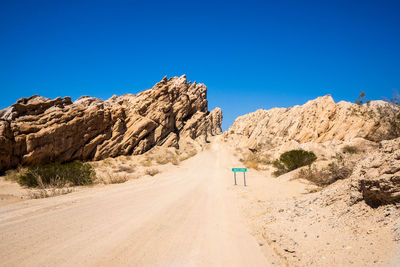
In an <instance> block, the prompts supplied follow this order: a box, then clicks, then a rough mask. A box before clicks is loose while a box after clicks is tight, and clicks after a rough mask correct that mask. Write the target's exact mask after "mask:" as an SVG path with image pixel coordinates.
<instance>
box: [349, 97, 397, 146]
mask: <svg viewBox="0 0 400 267" xmlns="http://www.w3.org/2000/svg"><path fill="white" fill-rule="evenodd" d="M355 103H356V104H357V106H356V107H351V108H350V109H349V111H350V115H353V116H362V117H365V118H367V119H373V120H374V121H375V124H374V130H373V131H372V134H370V135H368V136H367V139H369V140H372V141H381V140H386V139H394V138H397V137H400V112H399V110H400V95H399V93H398V92H394V94H393V97H392V98H391V99H385V103H384V104H380V105H376V106H374V107H373V108H371V105H370V103H371V100H367V97H366V95H365V93H364V92H362V91H361V93H360V95H359V96H358V98H357V100H356V101H355ZM381 126H387V127H384V128H387V130H385V131H382V130H381V129H380V128H381Z"/></svg>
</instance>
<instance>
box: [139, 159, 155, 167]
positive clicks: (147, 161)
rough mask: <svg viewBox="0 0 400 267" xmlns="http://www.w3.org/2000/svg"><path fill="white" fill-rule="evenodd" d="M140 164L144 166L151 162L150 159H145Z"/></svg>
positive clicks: (148, 165) (149, 164)
mask: <svg viewBox="0 0 400 267" xmlns="http://www.w3.org/2000/svg"><path fill="white" fill-rule="evenodd" d="M141 164H142V166H144V167H150V166H151V165H153V164H152V162H151V159H145V160H143V161H142V162H141Z"/></svg>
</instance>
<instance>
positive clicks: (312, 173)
mask: <svg viewBox="0 0 400 267" xmlns="http://www.w3.org/2000/svg"><path fill="white" fill-rule="evenodd" d="M351 173H352V170H351V169H350V168H349V167H345V166H339V165H338V164H337V163H335V162H332V163H330V164H329V165H328V167H327V168H323V169H317V167H316V166H308V168H305V169H302V170H300V172H299V174H298V178H303V179H306V180H308V181H310V182H312V183H314V184H315V185H317V186H320V187H325V186H327V185H330V184H332V183H334V182H336V181H337V180H341V179H345V178H347V177H349V176H350V175H351Z"/></svg>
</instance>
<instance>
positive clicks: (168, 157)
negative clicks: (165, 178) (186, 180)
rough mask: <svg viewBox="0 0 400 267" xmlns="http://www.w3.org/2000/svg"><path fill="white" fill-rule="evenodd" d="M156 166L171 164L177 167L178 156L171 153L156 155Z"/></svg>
mask: <svg viewBox="0 0 400 267" xmlns="http://www.w3.org/2000/svg"><path fill="white" fill-rule="evenodd" d="M155 160H156V162H157V163H158V164H161V165H164V164H167V163H170V162H171V163H172V164H173V165H179V159H178V156H177V155H176V154H175V153H173V152H170V151H169V152H166V153H164V154H162V155H157V156H156V158H155Z"/></svg>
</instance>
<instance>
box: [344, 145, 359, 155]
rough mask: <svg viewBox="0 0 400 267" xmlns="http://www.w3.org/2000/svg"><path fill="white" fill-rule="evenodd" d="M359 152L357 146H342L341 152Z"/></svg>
mask: <svg viewBox="0 0 400 267" xmlns="http://www.w3.org/2000/svg"><path fill="white" fill-rule="evenodd" d="M358 152H359V150H358V148H357V147H356V146H345V147H343V153H349V154H357V153H358Z"/></svg>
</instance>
